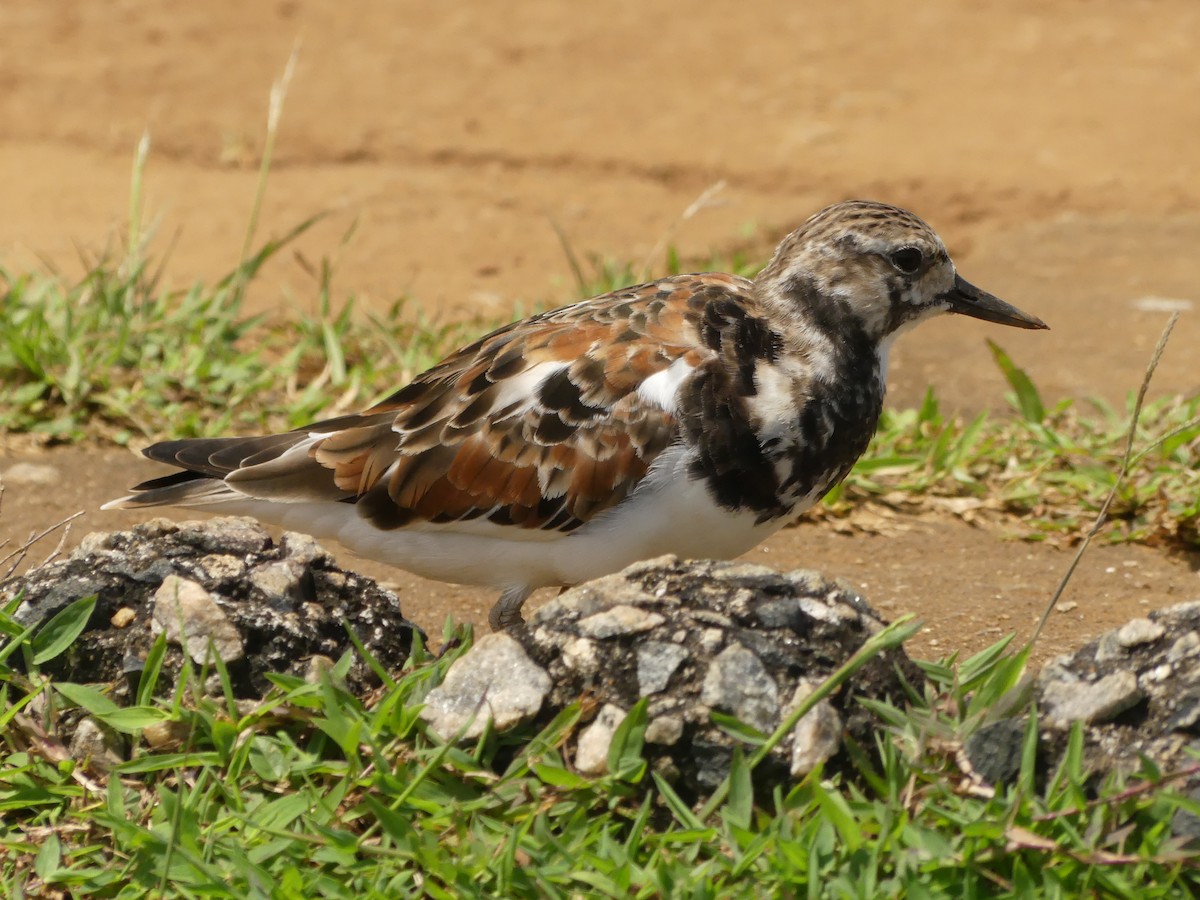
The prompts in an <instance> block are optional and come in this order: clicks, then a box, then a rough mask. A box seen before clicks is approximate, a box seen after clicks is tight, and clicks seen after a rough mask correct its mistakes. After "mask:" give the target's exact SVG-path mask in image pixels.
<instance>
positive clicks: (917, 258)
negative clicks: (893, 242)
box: [888, 247, 925, 275]
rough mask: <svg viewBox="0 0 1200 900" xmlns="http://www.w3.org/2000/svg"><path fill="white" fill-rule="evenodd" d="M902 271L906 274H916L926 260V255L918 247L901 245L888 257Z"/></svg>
mask: <svg viewBox="0 0 1200 900" xmlns="http://www.w3.org/2000/svg"><path fill="white" fill-rule="evenodd" d="M888 259H890V260H891V261H892V265H893V266H895V267H896V268H897V269H898V270H899V271H900V272H903V273H904V274H905V275H915V274H917V270H918V269H920V268H921V263H922V262H924V261H925V257H924V255H923V254H922V253H921V251H920V250H918V249H917V248H916V247H901V248H900V249H899V250H896V251H895V252H893V253H892V255H891V256H889V257H888Z"/></svg>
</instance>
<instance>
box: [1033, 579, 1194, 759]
mask: <svg viewBox="0 0 1200 900" xmlns="http://www.w3.org/2000/svg"><path fill="white" fill-rule="evenodd" d="M1037 691H1038V702H1039V705H1040V707H1041V709H1042V710H1043V712H1044V715H1043V723H1044V724H1046V725H1048V726H1049V727H1048V728H1045V729H1043V731H1042V733H1041V739H1042V745H1043V751H1044V756H1045V758H1046V764H1047V765H1048V766H1050V767H1053V766H1055V765H1057V760H1058V759H1059V758H1061V754H1062V752H1063V751H1064V749H1065V747H1066V742H1067V730H1066V726H1067V725H1068V723H1069V722H1070V721H1072V720H1076V719H1077V720H1080V721H1083V722H1085V723H1087V725H1086V727H1085V728H1084V763H1085V764H1086V765H1087V766H1089V767H1090V768H1092V769H1095V770H1097V771H1113V770H1122V771H1124V772H1126V773H1131V772H1134V771H1136V770H1137V769H1138V768H1139V767H1140V760H1141V759H1142V758H1143V757H1145V758H1148V759H1151V760H1153V761H1154V762H1155V764H1156V765H1158V766H1159V767H1160V768H1162V769H1164V770H1170V769H1172V768H1177V767H1179V766H1183V765H1187V764H1188V763H1189V759H1188V758H1187V757H1186V754H1185V748H1186V747H1187V744H1188V741H1189V740H1194V736H1195V735H1197V734H1200V603H1197V602H1193V603H1184V604H1180V605H1178V606H1173V607H1169V608H1166V609H1160V610H1155V611H1153V612H1151V613H1150V614H1149V615H1148V616H1147V617H1145V618H1140V619H1135V620H1133V621H1132V622H1129V623H1127V624H1125V625H1123V626H1122V627H1121V628H1118V629H1115V630H1113V631H1109V632H1106V633H1105V634H1102V635H1101V636H1100V637H1098V638H1097V639H1096V640H1094V641H1092V642H1091V643H1090V644H1088V645H1087V646H1085V647H1082V648H1080V650H1079V651H1077V652H1076V653H1073V654H1071V655H1069V656H1065V657H1060V658H1059V659H1057V660H1055V661H1054V662H1053V663H1052V664H1050V665H1047V666H1046V667H1045V668H1044V669H1043V670H1042V672H1041V673H1040V674H1039V676H1038V680H1037Z"/></svg>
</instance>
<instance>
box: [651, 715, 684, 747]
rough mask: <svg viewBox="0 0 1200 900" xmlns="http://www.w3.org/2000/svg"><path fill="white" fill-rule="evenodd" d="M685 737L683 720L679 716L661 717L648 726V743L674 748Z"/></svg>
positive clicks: (652, 720)
mask: <svg viewBox="0 0 1200 900" xmlns="http://www.w3.org/2000/svg"><path fill="white" fill-rule="evenodd" d="M681 737H683V720H682V719H680V718H679V717H678V716H659V717H658V718H656V719H651V720H650V722H649V723H648V724H647V725H646V743H648V744H658V745H660V746H663V747H672V746H674V745H675V744H676V743H677V742H678V741H679V739H680V738H681Z"/></svg>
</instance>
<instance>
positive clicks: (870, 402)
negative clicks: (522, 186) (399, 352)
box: [107, 201, 1046, 629]
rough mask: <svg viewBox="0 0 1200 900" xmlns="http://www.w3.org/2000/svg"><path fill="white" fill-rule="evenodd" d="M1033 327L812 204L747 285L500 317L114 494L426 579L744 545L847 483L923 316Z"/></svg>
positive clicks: (930, 252)
mask: <svg viewBox="0 0 1200 900" xmlns="http://www.w3.org/2000/svg"><path fill="white" fill-rule="evenodd" d="M943 313H962V314H964V315H968V316H973V317H975V318H977V319H985V320H987V321H989V322H999V323H1001V324H1003V325H1015V326H1017V327H1019V328H1045V327H1046V325H1045V324H1044V323H1043V322H1042V321H1041V320H1040V319H1038V318H1035V317H1034V316H1031V315H1028V314H1026V313H1023V312H1021V311H1020V310H1018V309H1016V308H1015V307H1013V306H1010V305H1009V304H1007V303H1005V302H1004V301H1002V300H1000V299H998V298H996V297H993V296H992V295H991V294H988V293H985V292H984V291H981V290H979V289H978V288H976V287H974V286H972V285H971V284H969V283H968V282H966V281H964V280H963V279H962V278H961V277H960V276H959V275H958V274H957V272H956V271H955V268H954V263H953V262H951V260H950V257H949V255H948V254H947V252H946V248H945V246H944V245H943V243H942V241H941V240H940V239H939V238H938V236H937V235H936V234H935V233H934V232H933V230H932V229H931V228H930V227H929V226H928V225H926V224H925V223H924V222H923V221H921V220H920V219H919V218H917V217H916V216H915V215H913V214H912V213H910V212H906V211H905V210H902V209H898V208H896V207H894V206H887V205H885V204H882V203H874V202H867V201H849V202H845V203H837V204H835V205H833V206H830V207H827V208H826V209H823V210H821V212H819V213H817V214H816V215H815V216H813V217H812V218H811V219H809V220H808V221H807V222H805V223H804V224H803V225H801V226H800V227H799V228H798V229H797V230H796V231H794V232H792V233H791V234H789V235H788V236H787V237H786V238H784V239H783V242H782V243H781V244H780V245H779V247H778V249H777V250H776V251H775V256H774V258H772V260H771V261H770V263H768V264H767V266H766V268H765V269H763V270H762V272H761V273H760V274H759V275H758V277H757V278H755V279H754V280H753V281H750V280H747V279H745V278H739V277H737V276H734V275H722V274H699V275H675V276H672V277H670V278H663V279H661V280H659V281H654V282H651V283H649V284H643V285H639V286H637V287H630V288H624V289H623V290H619V291H613V292H612V293H609V294H604V295H603V296H600V297H594V298H592V299H590V300H584V301H582V302H579V303H575V304H573V305H571V306H566V307H563V308H561V309H556V310H552V311H550V312H545V313H541V314H540V315H536V316H533V317H532V318H529V319H525V320H524V321H521V322H516V323H514V324H512V325H507V326H505V327H504V328H501V329H499V330H497V331H494V332H492V333H491V334H489V335H487V336H485V337H483V338H481V339H479V340H478V341H476V342H475V343H473V344H471V345H469V346H467V347H464V348H462V349H461V350H459V351H457V352H455V353H453V354H451V355H450V356H449V357H447V358H446V359H445V360H444V361H442V362H441V363H439V364H438V365H436V366H434V367H433V368H432V369H430V370H429V371H427V372H425V373H423V374H422V375H420V376H418V377H417V378H416V379H415V380H413V382H412V383H411V384H409V385H408V386H407V387H404V388H401V389H400V390H399V391H397V392H396V393H394V394H392V395H391V396H390V397H388V398H387V399H386V400H384V401H382V402H381V403H378V404H376V405H375V406H372V407H371V408H369V409H367V410H364V411H363V412H361V413H358V414H356V415H349V416H341V417H339V418H335V419H329V420H327V421H323V422H318V423H316V424H314V425H310V426H308V427H307V428H302V429H298V430H296V431H290V432H287V433H286V434H271V435H264V436H261V437H232V438H215V439H196V440H180V441H164V442H162V443H158V444H154V445H153V446H151V447H148V448H147V449H146V450H145V451H144V452H145V455H146V456H148V457H149V458H151V459H154V460H158V461H160V462H165V463H169V464H171V465H174V466H178V467H180V468H181V469H182V471H178V472H175V473H173V474H170V475H166V476H165V477H162V478H156V479H154V480H152V481H147V482H145V483H143V484H139V485H137V486H136V487H135V488H133V493H132V494H130V495H129V496H127V497H124V498H122V499H120V500H115V501H113V502H111V503H109V504H107V507H110V508H111V507H124V508H141V507H147V506H187V507H201V508H204V509H208V510H211V511H213V512H224V513H232V514H240V515H250V516H254V517H256V518H259V519H262V520H264V521H267V522H272V523H275V524H278V525H282V526H284V527H286V528H291V529H295V530H298V531H304V532H307V533H309V534H313V535H316V536H318V537H330V538H334V539H336V540H339V541H341V542H342V543H343V544H344V545H345V546H347V547H349V548H350V549H352V550H354V551H355V552H357V553H359V554H361V555H363V556H366V557H369V558H371V559H376V560H380V561H382V562H385V563H389V564H392V565H395V566H399V567H401V568H404V569H408V570H410V571H412V572H415V573H417V574H419V575H422V576H424V577H426V578H434V579H439V580H442V581H451V582H460V583H468V584H485V585H492V586H493V587H496V588H499V589H500V590H501V591H502V593H501V595H500V599H499V600H498V601H497V602H496V604H495V606H493V607H492V610H491V613H490V615H489V616H488V621H489V622H490V624H491V626H492V628H494V629H500V628H504V627H506V626H508V625H510V624H513V623H517V622H520V621H521V605H522V604H523V603H524V601H525V599H526V598H527V597H528V596H529V595H530V594H531V593H532V592H533V591H534V590H535V589H536V588H539V587H543V586H548V585H570V584H576V583H578V582H581V581H585V580H587V579H589V578H594V577H597V576H600V575H604V574H607V573H610V572H614V571H616V570H618V569H620V568H622V567H624V566H625V565H627V564H629V563H631V562H634V561H636V560H639V559H646V558H649V557H653V556H658V555H660V554H664V553H675V554H678V555H680V556H684V557H693V558H704V557H718V558H728V557H734V556H737V555H739V554H741V553H744V552H746V551H747V550H749V549H750V548H752V547H754V546H755V545H756V544H758V543H759V542H761V541H762V540H763V539H764V538H766V537H767V536H769V535H771V534H773V533H774V532H776V531H778V530H779V529H780V528H782V527H783V526H785V525H787V524H788V523H790V522H793V521H795V520H796V518H797V517H798V516H799V515H800V514H801V513H802V512H804V510H806V509H808V508H809V507H810V506H812V505H813V504H814V503H815V502H817V500H819V499H820V498H821V497H822V496H823V495H824V494H825V493H826V492H827V491H828V490H829V489H830V488H832V487H833V486H834V485H836V484H837V483H838V482H839V481H841V480H842V479H843V478H844V477H845V476H846V474H847V473H848V472H849V471H850V468H851V466H853V465H854V462H855V460H857V459H858V457H859V456H860V455H861V454H862V453H863V451H864V450H866V448H867V443H868V442H869V441H870V439H871V436H872V434H874V432H875V427H876V424H877V422H878V419H879V413H880V410H881V408H882V405H883V395H884V389H885V381H886V374H887V362H888V351H889V350H890V348H891V346H892V342H893V341H894V340H895V339H896V337H897V336H898V335H899V334H901V333H902V332H904V331H907V330H908V329H909V328H911V327H912V326H914V325H916V324H917V323H918V322H921V321H924V320H925V319H929V318H932V317H934V316H937V315H941V314H943Z"/></svg>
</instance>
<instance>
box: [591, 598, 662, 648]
mask: <svg viewBox="0 0 1200 900" xmlns="http://www.w3.org/2000/svg"><path fill="white" fill-rule="evenodd" d="M662 621H663V617H662V616H660V615H659V614H658V613H653V612H646V611H645V610H642V609H638V608H637V607H635V606H627V605H626V604H624V603H619V604H617V605H616V606H613V607H610V608H608V609H606V610H604V611H603V612H598V613H596V614H595V615H592V616H588V617H587V618H586V619H584V620H583V621H581V622H580V623H579V631H580V633H582V634H584V635H587V636H588V637H590V638H601V639H602V638H610V637H616V636H617V635H621V634H637V633H639V632H642V631H649V630H650V629H651V628H653V627H654V626H655V625H661V624H662Z"/></svg>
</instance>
